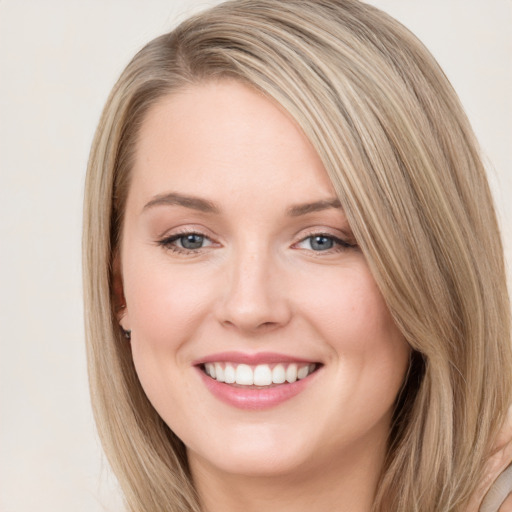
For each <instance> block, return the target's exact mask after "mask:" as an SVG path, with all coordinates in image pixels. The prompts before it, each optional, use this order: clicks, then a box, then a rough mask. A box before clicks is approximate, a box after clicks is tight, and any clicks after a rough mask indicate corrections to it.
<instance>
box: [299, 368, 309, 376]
mask: <svg viewBox="0 0 512 512" xmlns="http://www.w3.org/2000/svg"><path fill="white" fill-rule="evenodd" d="M308 374H309V366H303V367H302V368H299V370H298V371H297V378H298V379H305V378H306V377H307V376H308Z"/></svg>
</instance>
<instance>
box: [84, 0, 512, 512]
mask: <svg viewBox="0 0 512 512" xmlns="http://www.w3.org/2000/svg"><path fill="white" fill-rule="evenodd" d="M223 77H229V78H231V79H235V80H240V81H242V82H243V83H245V84H249V85H250V86H252V87H254V88H255V89H257V90H259V91H261V92H262V93H263V94H265V95H267V96H268V97H269V98H272V99H273V100H275V101H276V102H277V103H279V104H280V105H281V106H282V107H283V108H284V109H285V110H286V111H287V112H288V113H289V114H290V115H291V116H292V117H293V118H294V119H295V120H296V122H297V123H298V125H299V126H300V127H301V129H302V130H303V132H304V133H305V135H306V136H307V137H308V138H309V140H310V141H311V143H312V144H313V146H314V147H315V149H316V151H317V152H318V155H319V156H320V158H321V160H322V162H323V164H324V166H325V169H326V170H327V172H328V174H329V176H330V178H331V180H332V183H333V185H334V187H335V189H336V191H337V193H338V196H339V199H340V201H341V203H342V205H343V208H344V210H345V211H346V214H347V217H348V220H349V222H350V225H351V227H352V229H353V232H354V234H355V237H356V239H357V240H358V243H359V245H360V247H361V249H362V251H363V253H364V255H365V257H366V259H367V261H368V264H369V266H370V268H371V271H372V273H373V276H374V278H375V280H376V282H377V284H378V286H379V288H380V290H381V292H382V295H383V296H384V299H385V301H386V303H387V305H388V308H389V310H390V311H391V313H392V315H393V318H394V320H395V322H396V324H397V325H398V327H399V328H400V330H401V331H402V333H403V335H404V336H405V337H406V339H407V341H408V343H409V344H410V346H411V347H412V349H413V355H412V357H411V366H410V370H409V373H408V376H407V379H406V382H405V383H404V386H403V389H402V392H401V394H400V396H399V397H398V399H397V404H396V410H395V414H394V422H393V429H392V432H391V434H390V439H389V449H388V454H387V460H386V464H385V467H384V469H383V472H382V475H381V479H380V483H379V487H378V490H377V494H376V498H375V504H374V511H375V512H385V511H390V510H393V511H397V512H451V511H455V512H457V511H462V510H463V507H464V504H465V502H466V501H467V499H468V497H469V495H470V494H471V492H472V490H473V488H474V486H475V483H476V481H477V480H478V479H479V477H480V475H481V471H482V467H483V462H484V460H485V457H486V453H487V450H488V449H489V446H490V444H491V443H492V441H493V439H494V438H495V436H496V435H497V431H498V429H499V427H500V425H501V422H502V421H503V419H504V417H505V413H506V410H507V408H508V406H509V404H510V403H511V401H512V372H511V371H510V369H511V368H512V354H511V343H510V306H509V300H508V294H507V289H506V277H505V268H504V261H503V249H502V246H501V241H500V233H499V228H498V225H497V221H496V215H495V211H494V207H493V201H492V198H491V195H490V192H489V187H488V183H487V178H486V174H485V170H484V168H483V165H482V162H481V158H480V155H479V150H478V146H477V143H476V141H475V137H474V135H473V132H472V130H471V127H470V126H469V123H468V120H467V118H466V116H465V114H464V111H463V109H462V107H461V105H460V103H459V100H458V98H457V96H456V94H455V93H454V91H453V89H452V87H451V86H450V84H449V82H448V80H447V79H446V77H445V75H444V74H443V72H442V71H441V69H440V68H439V66H438V64H437V63H436V62H435V60H434V59H433V57H432V56H431V55H430V53H429V52H428V51H427V50H426V49H425V48H424V46H423V45H422V44H421V43H420V42H419V41H418V40H417V39H416V38H415V37H414V36H413V35H412V34H411V33H410V32H409V31H408V30H407V29H405V28H404V27H403V26H402V25H400V24H399V23H398V22H397V21H395V20H393V19H392V18H391V17H389V16H387V15H386V14H384V13H382V12H381V11H379V10H377V9H375V8H373V7H370V6H368V5H366V4H364V3H361V2H358V1H355V0H282V1H280V2H275V1H272V0H234V1H230V2H226V3H223V4H220V5H218V6H217V7H214V8H212V9H210V10H207V11H205V12H204V13H202V14H199V15H197V16H195V17H193V18H191V19H189V20H187V21H185V22H184V23H182V24H181V25H180V26H178V27H177V28H176V29H175V30H173V31H172V32H170V33H169V34H166V35H163V36H160V37H158V38H157V39H155V40H153V41H151V42H150V43H149V44H148V45H147V46H145V47H144V48H143V49H142V50H141V51H140V52H139V53H138V54H137V55H136V56H135V57H134V58H133V60H132V61H131V62H130V63H129V64H128V66H127V67H126V69H125V70H124V72H123V73H122V75H121V77H120V78H119V80H118V82H117V84H116V85H115V87H114V89H113V91H112V93H111V95H110V97H109V99H108V101H107V104H106V106H105V109H104V111H103V115H102V117H101V120H100V123H99V126H98V129H97V132H96V136H95V139H94V143H93V147H92V151H91V155H90V160H89V166H88V173H87V182H86V193H85V213H84V233H83V251H84V294H85V299H84V300H85V312H86V333H87V353H88V364H89V377H90V386H91V394H92V399H93V406H94V412H95V418H96V422H97V425H98V430H99V432H100V436H101V440H102V443H103V446H104V449H105V452H106V454H107V456H108V459H109V462H110V464H111V465H112V468H113V470H114V472H115V474H116V475H117V477H118V479H119V482H120V485H121V487H122V489H123V492H124V495H125V498H126V502H127V504H128V507H129V510H131V511H134V512H135V511H137V512H157V511H161V510H162V509H164V508H165V510H168V511H172V512H178V511H179V512H185V511H187V512H192V511H193V512H200V510H201V509H200V505H199V501H198V497H197V496H196V493H195V490H194V486H193V483H192V481H191V478H190V474H189V470H188V467H187V460H186V454H185V448H184V446H183V444H182V443H181V441H180V440H179V439H178V438H177V437H176V436H175V435H174V434H173V432H172V431H170V429H169V428H168V427H167V426H166V424H165V423H164V422H163V421H162V420H161V419H160V417H159V416H158V414H157V413H156V412H155V410H154V409H153V407H152V406H151V404H150V403H149V401H148V399H147V398H146V396H145V394H144V392H143V390H142V388H141V386H140V383H139V381H138V378H137V376H136V373H135V369H134V366H133V362H132V359H131V354H130V347H129V343H127V342H126V340H125V339H124V338H123V333H122V331H121V330H120V329H119V326H118V324H117V321H116V308H117V307H118V306H119V305H116V304H115V303H114V300H113V293H112V289H111V283H112V275H111V272H112V266H113V259H114V258H115V256H116V251H117V248H118V244H119V239H120V237H121V236H122V223H123V213H124V208H125V202H126V197H127V191H128V187H129V183H130V168H131V164H132V159H133V152H134V146H135V142H136V139H137V133H138V128H139V126H140V124H141V121H142V119H143V118H144V115H145V113H146V112H147V111H148V109H149V108H150V106H151V105H153V104H154V103H155V102H156V101H157V100H158V99H159V98H160V97H162V96H163V95H165V94H169V93H172V92H173V91H176V90H178V89H180V88H182V87H184V86H186V85H187V84H192V83H198V82H201V81H207V80H216V79H219V78H223Z"/></svg>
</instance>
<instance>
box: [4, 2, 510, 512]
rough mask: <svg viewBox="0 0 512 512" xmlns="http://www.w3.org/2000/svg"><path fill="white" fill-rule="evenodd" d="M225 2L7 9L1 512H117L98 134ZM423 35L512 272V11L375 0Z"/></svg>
mask: <svg viewBox="0 0 512 512" xmlns="http://www.w3.org/2000/svg"><path fill="white" fill-rule="evenodd" d="M213 3H218V2H211V1H210V2H207V1H196V0H194V1H185V0H180V1H179V0H150V1H143V0H87V1H86V0H82V1H79V0H60V1H59V0H45V1H40V0H32V1H30V0H0V343H1V345H0V511H1V512H29V511H30V512H32V511H38V512H61V511H62V512H65V511H73V512H99V511H112V512H116V511H120V510H121V509H122V505H121V500H120V499H119V492H118V489H117V484H116V481H115V479H114V478H113V477H112V475H111V474H110V472H109V469H108V465H107V464H106V462H105V460H104V458H103V456H102V455H101V448H100V446H99V443H98V440H97V437H96V433H95V429H94V425H93V420H92V415H91V411H90V403H89V397H88V390H87V376H86V364H85V350H84V343H83V338H84V336H83V325H82V324H83V320H82V302H81V275H80V273H81V261H80V236H81V234H80V231H81V209H82V204H81V203H82V193H83V183H84V174H85V168H86V162H87V157H88V151H89V147H90V143H91V140H92V136H93V133H94V130H95V126H96V124H97V122H98V118H99V115H100V112H101V109H102V107H103V104H104V102H105V100H106V97H107V95H108V93H109V91H110V89H111V87H112V86H113V84H114V82H115V80H116V78H117V77H118V76H119V74H120V72H121V71H122V69H123V68H124V66H125V65H126V64H127V62H128V60H129V59H130V58H131V56H132V55H133V54H134V53H135V52H136V51H137V50H138V49H139V48H140V47H141V46H142V45H143V44H145V43H146V42H147V41H149V40H150V39H151V38H153V37H155V36H156V35H159V34H161V33H163V32H166V31H168V30H170V28H172V27H173V26H174V25H175V24H176V22H177V21H179V20H182V19H183V18H185V17H186V16H187V15H188V14H190V13H192V12H196V11H197V10H199V9H202V8H204V7H206V6H208V5H212V4H213ZM372 3H374V4H375V5H377V6H379V7H381V8H382V9H384V10H385V11H387V12H389V13H390V14H392V15H393V16H395V17H396V18H398V19H399V20H400V21H402V22H403V23H404V24H405V25H406V26H408V27H409V28H410V29H412V31H413V32H415V33H416V34H417V35H418V36H419V37H420V39H421V40H423V42H424V43H425V44H426V45H427V46H428V47H429V48H430V50H431V51H432V52H433V54H434V55H435V56H436V57H437V59H438V60H439V62H440V63H441V65H442V66H443V68H444V69H445V71H446V73H447V75H448V77H449V78H450V80H451V81H452V83H453V85H454V86H455V89H456V90H457V91H458V93H459V95H460V97H461V100H462V103H463V104H464V106H465V108H466V110H467V113H468V116H469V118H470V120H471V121H472V123H473V126H474V129H475V131H476V134H477V136H478V138H479V140H480V142H481V146H482V150H483V153H484V155H485V159H486V162H487V165H488V168H489V173H490V180H491V184H492V187H493V190H494V193H495V197H496V201H497V205H498V210H499V216H500V219H501V222H502V228H503V232H504V237H505V243H506V248H507V260H508V261H509V262H511V261H512V252H511V247H512V229H511V226H512V202H511V201H510V199H509V198H510V197H511V196H512V161H511V160H512V158H511V143H512V136H511V135H512V97H511V91H512V32H511V30H510V27H511V26H512V0H430V1H428V2H427V1H426V0H373V1H372Z"/></svg>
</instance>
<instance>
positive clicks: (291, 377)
mask: <svg viewBox="0 0 512 512" xmlns="http://www.w3.org/2000/svg"><path fill="white" fill-rule="evenodd" d="M286 380H287V381H288V382H290V383H292V382H295V381H296V380H297V365H296V364H291V365H290V366H288V368H286Z"/></svg>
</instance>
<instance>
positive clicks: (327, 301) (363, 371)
mask: <svg viewBox="0 0 512 512" xmlns="http://www.w3.org/2000/svg"><path fill="white" fill-rule="evenodd" d="M324 282H327V283H328V286H326V287H324V289H323V291H322V293H315V294H310V295H309V297H308V298H307V299H305V301H304V306H303V311H305V312H307V313H306V314H307V315H308V320H309V323H310V324H311V325H313V326H314V327H315V329H316V331H317V333H319V336H320V337H321V338H322V339H324V340H325V341H326V342H327V343H328V344H329V346H330V354H331V362H335V363H336V364H334V365H333V368H337V372H338V375H337V378H338V379H339V381H340V382H342V385H340V389H342V390H347V394H349V393H352V394H357V395H359V397H360V398H361V399H363V400H365V399H369V400H373V399H374V398H375V400H377V401H380V400H384V402H385V403H387V404H389V403H392V402H393V401H394V398H395V396H396V394H397V393H398V391H399V389H400V386H401V385H402V382H403V378H404V376H405V373H406V371H407V367H408V364H409V354H410V348H409V345H408V344H407V342H406V341H405V339H404V337H403V335H402V334H401V332H400V331H399V330H398V328H397V326H396V325H395V323H394V321H393V319H392V317H391V314H390V313H389V310H388V308H387V306H386V304H385V302H384V299H383V298H382V295H381V294H380V291H379V290H378V288H377V285H376V283H375V281H374V279H373V277H372V276H371V274H370V272H369V270H368V269H367V267H366V265H364V266H363V265H361V266H356V267H352V268H351V269H347V271H343V272H340V273H339V275H337V276H336V279H331V280H330V281H324Z"/></svg>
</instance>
